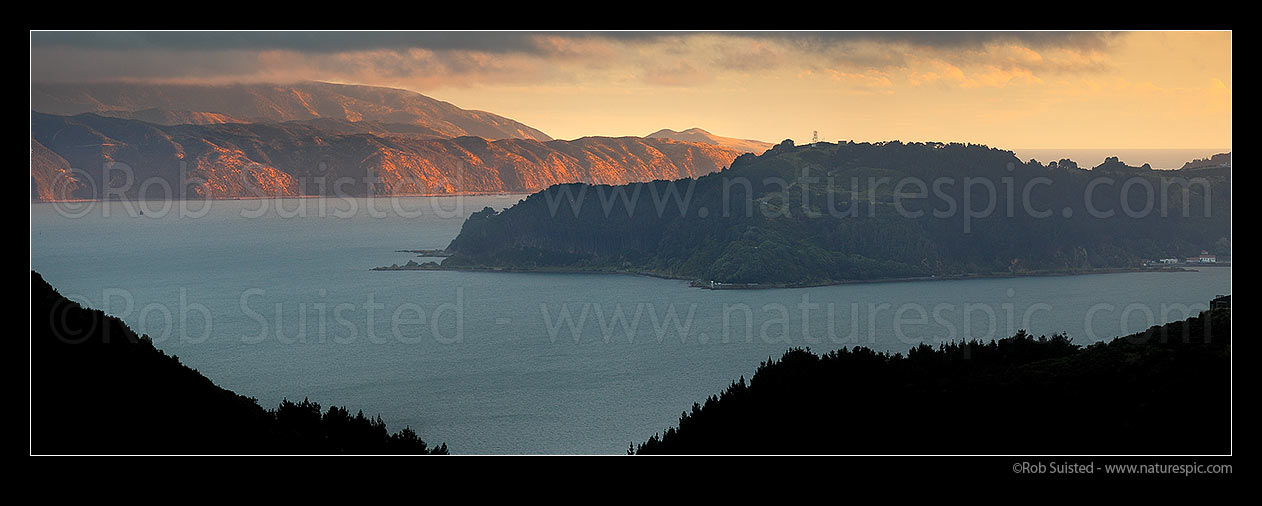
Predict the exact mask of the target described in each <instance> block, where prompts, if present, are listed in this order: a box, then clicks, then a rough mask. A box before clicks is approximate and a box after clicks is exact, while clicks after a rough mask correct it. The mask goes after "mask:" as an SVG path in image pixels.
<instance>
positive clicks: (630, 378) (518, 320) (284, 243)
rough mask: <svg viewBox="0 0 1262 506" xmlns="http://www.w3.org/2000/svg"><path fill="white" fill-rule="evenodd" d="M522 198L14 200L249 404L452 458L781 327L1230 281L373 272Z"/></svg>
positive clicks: (114, 293) (749, 345)
mask: <svg viewBox="0 0 1262 506" xmlns="http://www.w3.org/2000/svg"><path fill="white" fill-rule="evenodd" d="M1211 154H1212V153H1211ZM1128 162H1129V160H1128ZM1080 163H1081V162H1080ZM521 198H523V196H521V195H503V196H476V197H475V196H462V197H394V198H388V199H387V198H378V199H345V198H327V199H326V198H305V199H274V200H219V201H209V202H112V203H102V202H82V203H33V204H31V268H32V269H34V270H36V271H38V272H40V273H41V274H42V275H43V276H44V277H45V279H47V280H48V281H49V282H50V283H51V284H52V285H53V286H54V287H55V288H57V289H58V290H60V291H61V292H62V294H64V295H66V296H67V297H70V298H71V299H74V300H77V301H79V302H82V303H84V304H86V305H89V306H91V307H94V308H99V309H102V310H105V311H106V312H108V313H110V314H113V315H115V316H118V317H121V318H122V319H123V320H125V321H126V322H127V323H128V324H129V325H131V326H132V327H133V328H135V329H137V330H138V331H140V332H143V333H146V334H148V335H149V336H150V337H152V338H153V339H154V341H155V344H156V345H157V346H158V347H159V348H161V349H163V350H164V351H166V352H167V353H168V354H174V355H177V356H179V358H180V360H181V361H182V362H184V363H185V364H188V365H189V366H191V367H194V368H196V369H198V370H199V371H201V372H202V373H203V374H205V375H206V376H208V377H209V378H210V379H212V380H213V381H214V382H215V383H217V384H218V385H220V386H223V387H225V388H228V389H231V390H233V391H236V392H238V393H241V394H244V395H248V396H252V397H255V398H257V399H258V400H259V402H260V404H261V405H263V406H264V407H268V408H271V407H275V406H276V404H277V403H279V402H280V401H281V399H282V398H289V399H291V400H299V399H302V398H304V397H306V398H309V399H311V400H313V401H316V402H319V403H321V404H322V405H323V406H326V407H327V406H329V405H342V406H347V407H348V408H350V409H351V410H352V411H357V410H363V411H364V413H365V414H367V415H370V416H373V415H380V416H381V417H382V419H383V420H385V422H386V423H387V425H388V427H389V428H390V430H391V431H396V430H399V429H401V428H403V427H404V426H410V427H412V428H413V429H416V430H417V432H418V433H419V434H420V435H421V437H422V438H423V439H425V440H426V441H427V442H430V443H439V442H445V443H447V445H448V447H449V448H450V449H451V451H452V452H453V453H464V454H469V453H478V454H500V453H513V454H522V453H623V452H625V451H626V449H627V447H628V445H629V444H630V443H632V442H642V441H644V440H645V439H646V438H648V437H649V436H650V435H652V434H654V433H657V432H661V431H662V430H664V429H665V428H667V427H669V426H672V425H673V424H675V423H676V422H677V421H678V417H679V415H680V413H682V412H683V411H684V410H686V409H689V408H690V407H691V406H692V403H693V402H697V401H703V400H704V399H705V398H706V397H707V396H709V395H712V394H717V393H719V392H720V391H722V390H723V389H724V388H726V387H727V386H728V385H729V384H730V383H731V382H732V381H734V380H736V379H737V378H739V377H741V376H744V377H745V378H746V379H748V378H749V377H750V376H751V375H752V374H753V372H754V370H755V369H756V368H757V367H758V364H759V363H760V362H762V361H765V360H767V359H768V358H771V357H779V356H780V355H781V354H782V353H783V352H784V351H785V350H787V349H789V348H792V347H809V348H811V349H812V350H815V351H821V352H822V351H827V350H832V349H837V348H841V347H853V346H866V347H869V348H873V349H876V350H879V351H885V352H906V350H907V349H908V348H909V347H912V346H915V345H917V344H920V343H929V344H931V345H936V344H938V343H943V342H947V341H956V340H961V339H965V338H968V339H972V338H978V339H985V340H989V339H997V338H1002V337H1005V336H1008V335H1011V334H1012V333H1014V332H1016V331H1017V330H1018V329H1026V330H1028V331H1029V332H1031V333H1034V334H1036V335H1038V334H1047V335H1050V334H1052V333H1066V334H1068V335H1069V336H1070V337H1071V338H1073V340H1074V342H1076V343H1083V344H1086V343H1091V342H1096V341H1100V340H1106V339H1110V338H1112V337H1115V336H1118V335H1125V334H1129V333H1133V332H1137V331H1140V330H1143V329H1146V328H1147V327H1149V326H1151V325H1155V324H1159V323H1164V322H1167V321H1173V320H1179V319H1183V318H1185V317H1186V316H1188V315H1189V314H1194V313H1195V312H1197V311H1200V310H1203V309H1205V308H1206V307H1207V304H1208V301H1209V300H1210V299H1211V298H1212V297H1214V296H1215V295H1218V294H1226V293H1230V292H1231V270H1230V267H1206V268H1202V269H1200V270H1199V272H1180V273H1156V272H1153V273H1143V272H1141V273H1120V274H1099V275H1082V276H1058V277H1029V278H1004V279H976V280H954V281H923V282H893V283H875V284H853V285H839V286H828V287H816V288H800V289H775V290H731V291H713V290H702V289H696V288H690V287H688V286H687V283H686V282H685V281H678V280H666V279H658V278H650V277H641V276H628V275H599V274H542V273H540V274H535V273H494V272H447V271H372V270H371V269H372V268H373V267H378V266H387V265H390V264H394V263H397V264H404V263H406V262H407V261H408V260H411V259H416V260H417V261H418V262H423V261H425V259H420V258H417V257H416V256H415V255H413V254H409V253H401V252H398V251H397V250H404V249H432V248H444V247H446V246H447V244H448V243H449V242H450V241H451V239H452V238H454V237H455V236H456V234H458V233H459V231H460V226H461V224H462V223H463V220H464V218H465V217H467V216H468V215H469V214H472V213H473V212H476V211H478V210H480V209H482V208H483V207H486V206H490V207H493V208H496V209H502V208H505V207H509V206H511V205H512V204H514V203H516V202H517V201H518V200H519V199H521ZM854 388H862V385H855V386H854ZM803 430H818V431H838V430H840V431H846V432H850V433H853V434H854V435H862V434H863V433H864V428H863V427H862V420H858V419H856V420H851V421H849V422H848V423H846V424H839V425H834V426H827V425H825V424H821V425H820V426H818V427H803Z"/></svg>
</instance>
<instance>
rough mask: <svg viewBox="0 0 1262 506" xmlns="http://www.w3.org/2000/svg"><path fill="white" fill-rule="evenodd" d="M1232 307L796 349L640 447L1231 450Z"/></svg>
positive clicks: (697, 450) (694, 450) (671, 450)
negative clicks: (1138, 328)
mask: <svg viewBox="0 0 1262 506" xmlns="http://www.w3.org/2000/svg"><path fill="white" fill-rule="evenodd" d="M1230 353H1231V309H1230V308H1227V309H1215V310H1213V311H1212V312H1209V311H1207V312H1204V313H1201V314H1200V315H1198V316H1195V317H1192V318H1189V319H1187V320H1185V321H1179V322H1174V323H1169V324H1166V325H1161V326H1155V327H1152V328H1150V329H1149V330H1147V331H1145V332H1141V333H1138V334H1134V335H1131V336H1126V337H1119V338H1117V339H1114V340H1113V341H1111V342H1107V343H1105V342H1101V343H1096V344H1092V345H1090V346H1086V347H1081V346H1077V345H1074V344H1072V343H1071V342H1070V340H1069V339H1067V338H1065V337H1063V336H1053V337H1051V338H1046V337H1040V338H1034V337H1032V336H1029V335H1026V334H1025V333H1024V331H1023V332H1021V333H1019V334H1017V335H1016V336H1013V337H1011V338H1006V339H1001V340H998V341H991V342H989V343H983V342H979V341H972V342H966V343H952V344H946V345H941V346H939V347H937V348H933V347H930V346H928V345H920V346H918V347H916V348H912V349H911V350H909V351H908V353H907V354H906V355H902V354H894V355H890V354H886V353H877V352H874V351H872V350H870V349H867V348H863V347H856V348H853V349H841V350H838V351H833V352H829V353H827V354H824V355H816V354H814V353H811V352H810V351H809V350H802V349H794V350H790V351H789V352H787V353H785V354H784V356H783V357H781V358H780V359H779V360H771V361H768V362H764V363H763V364H762V365H761V366H759V367H758V370H757V372H755V373H754V376H753V378H752V379H751V380H750V381H749V382H746V381H745V379H744V378H743V377H742V378H741V379H740V380H738V381H736V382H734V383H733V384H732V385H731V386H730V387H729V388H728V389H727V391H725V392H723V393H721V394H719V395H715V396H711V397H710V398H709V399H706V400H705V401H704V402H702V403H697V404H694V405H693V407H692V409H691V411H688V412H685V413H683V414H682V415H681V416H680V419H679V425H678V426H676V427H672V428H670V429H667V430H666V432H665V433H664V434H662V435H654V436H652V437H651V438H649V439H648V441H646V442H644V443H641V444H640V445H638V446H635V447H633V450H634V451H636V452H638V453H640V454H661V453H666V454H865V455H871V454H974V455H975V454H1003V455H1029V454H1044V455H1063V454H1078V455H1085V454H1092V455H1094V454H1137V455H1149V454H1158V455H1166V454H1197V455H1204V454H1228V453H1230V452H1231V407H1232V406H1231V372H1230V371H1231V357H1230Z"/></svg>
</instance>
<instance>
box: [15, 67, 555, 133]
mask: <svg viewBox="0 0 1262 506" xmlns="http://www.w3.org/2000/svg"><path fill="white" fill-rule="evenodd" d="M31 109H32V110H35V111H38V112H42V113H47V114H58V115H75V114H82V113H95V114H99V115H102V116H111V117H117V118H127V119H138V120H141V121H146V122H149V123H155V124H159V125H182V124H194V125H207V124H219V123H258V122H283V121H294V120H309V119H316V118H326V119H335V120H345V121H376V122H382V123H396V124H406V125H413V126H415V127H421V130H422V131H423V132H424V133H427V134H429V135H432V136H435V137H460V136H464V135H473V136H478V137H482V138H486V139H493V140H496V139H533V140H537V141H549V140H552V137H549V136H548V135H547V134H545V133H543V132H541V131H539V130H537V129H535V128H532V127H530V126H527V125H525V124H523V123H520V122H518V121H514V120H511V119H508V118H505V117H503V116H499V115H496V114H491V113H489V112H484V111H471V110H466V109H461V108H459V107H456V106H454V105H452V104H449V103H447V102H443V101H440V100H435V99H433V98H430V97H427V96H425V95H421V94H420V93H416V92H412V91H407V90H400V89H395V88H383V87H378V86H358V85H346V84H332V83H324V82H316V81H305V82H300V83H296V84H287V85H280V84H232V85H221V86H210V85H187V84H144V83H98V84H41V83H34V84H32V85H31Z"/></svg>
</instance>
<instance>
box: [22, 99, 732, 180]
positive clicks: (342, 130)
mask: <svg viewBox="0 0 1262 506" xmlns="http://www.w3.org/2000/svg"><path fill="white" fill-rule="evenodd" d="M347 88H352V89H356V90H359V89H360V88H362V87H347ZM241 89H245V90H253V89H255V88H241ZM391 91H397V90H391ZM243 93H244V92H243ZM412 95H414V97H420V99H424V97H421V96H420V95H415V94H412ZM420 99H416V100H420ZM190 100H192V99H190ZM424 100H429V99H424ZM190 103H192V102H190ZM262 109H263V108H260V110H262ZM233 112H234V113H235V114H240V113H241V111H233ZM379 117H380V118H381V119H368V118H367V117H360V118H361V119H359V120H357V121H352V120H349V119H345V118H331V117H320V118H308V119H302V120H294V121H286V122H282V123H221V124H200V125H194V124H184V125H161V124H156V123H151V122H145V121H138V120H130V119H121V118H114V117H106V116H101V115H98V114H79V115H76V116H59V115H52V114H44V113H39V112H33V113H32V114H31V131H32V139H31V197H32V198H33V199H39V200H66V199H97V198H114V197H117V196H121V197H124V198H137V197H144V198H233V197H261V196H297V195H332V194H336V195H368V194H372V195H399V194H454V193H470V192H523V193H525V192H533V191H537V190H540V189H543V188H546V187H548V186H551V185H554V184H558V183H571V182H583V183H591V184H615V185H616V184H626V183H631V182H638V181H652V180H658V179H668V180H669V179H679V178H687V177H698V176H702V175H705V174H709V173H711V172H715V171H718V170H721V169H723V168H725V167H727V166H728V165H730V164H731V163H732V161H733V160H734V159H736V157H737V156H739V155H740V154H741V153H740V152H739V151H737V150H735V149H730V148H726V147H722V146H717V145H713V144H701V143H691V142H680V141H675V140H670V139H646V138H639V137H619V138H610V137H584V138H580V139H575V140H571V141H557V140H540V139H530V138H504V139H497V140H486V139H484V138H482V137H480V136H470V135H462V136H458V137H434V136H432V135H431V134H432V133H433V132H432V130H431V129H430V127H428V126H425V125H421V124H418V123H415V122H398V121H400V120H405V119H407V118H404V117H398V116H392V115H388V114H383V115H380V116H379ZM540 135H542V134H540ZM544 137H546V136H544ZM124 167H126V168H129V170H125V169H124ZM153 182H161V183H162V184H152V183H153ZM146 183H150V184H146ZM142 192H143V195H142Z"/></svg>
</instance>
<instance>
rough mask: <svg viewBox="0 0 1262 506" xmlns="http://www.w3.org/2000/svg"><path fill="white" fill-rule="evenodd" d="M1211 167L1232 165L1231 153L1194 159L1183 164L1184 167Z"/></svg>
mask: <svg viewBox="0 0 1262 506" xmlns="http://www.w3.org/2000/svg"><path fill="white" fill-rule="evenodd" d="M1209 167H1228V168H1230V167H1231V153H1230V152H1227V153H1219V154H1216V155H1214V156H1211V157H1209V158H1206V159H1197V160H1192V161H1190V162H1187V163H1185V164H1183V168H1184V169H1204V168H1209Z"/></svg>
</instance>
